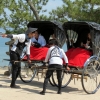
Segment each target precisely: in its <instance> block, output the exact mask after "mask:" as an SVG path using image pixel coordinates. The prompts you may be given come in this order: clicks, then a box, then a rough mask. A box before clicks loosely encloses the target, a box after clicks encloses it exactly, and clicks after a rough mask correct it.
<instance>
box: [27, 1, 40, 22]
mask: <svg viewBox="0 0 100 100" xmlns="http://www.w3.org/2000/svg"><path fill="white" fill-rule="evenodd" d="M26 1H27V3H28V4H29V6H30V9H31V10H32V11H33V14H34V15H35V17H36V20H37V21H39V20H40V17H39V14H38V13H37V11H36V9H35V7H34V5H33V3H32V2H31V0H26Z"/></svg>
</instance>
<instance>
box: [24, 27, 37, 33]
mask: <svg viewBox="0 0 100 100" xmlns="http://www.w3.org/2000/svg"><path fill="white" fill-rule="evenodd" d="M36 30H38V28H31V27H29V28H28V30H27V31H26V32H25V33H26V34H29V33H33V32H35V31H36Z"/></svg>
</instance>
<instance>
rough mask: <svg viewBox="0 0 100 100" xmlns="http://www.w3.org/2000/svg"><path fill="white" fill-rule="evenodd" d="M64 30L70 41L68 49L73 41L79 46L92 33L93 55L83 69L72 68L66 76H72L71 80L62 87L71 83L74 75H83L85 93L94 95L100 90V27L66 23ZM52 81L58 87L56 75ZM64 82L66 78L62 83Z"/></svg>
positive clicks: (81, 23)
mask: <svg viewBox="0 0 100 100" xmlns="http://www.w3.org/2000/svg"><path fill="white" fill-rule="evenodd" d="M63 29H64V30H65V34H66V37H67V39H68V41H67V44H68V47H69V44H70V43H69V42H70V40H71V39H72V40H73V41H74V43H77V45H78V44H79V43H80V40H81V39H82V38H85V37H86V35H87V33H90V34H91V40H92V41H91V42H92V52H93V54H92V55H91V56H90V57H89V58H88V59H86V61H85V63H84V64H83V68H80V66H73V65H71V66H70V67H71V70H70V71H68V72H66V74H67V75H68V74H70V75H71V76H70V77H67V78H69V80H68V81H66V82H65V85H63V86H62V87H65V86H67V85H68V84H69V83H70V81H71V79H72V75H74V74H76V75H81V83H82V87H83V89H84V91H85V92H86V93H88V94H94V93H96V92H97V90H98V89H99V88H100V50H99V49H100V48H99V47H100V42H99V41H100V25H99V24H97V23H94V22H66V23H64V24H63ZM77 78H78V76H77ZM52 79H53V82H54V84H55V85H56V86H57V85H58V84H57V81H56V78H55V75H52ZM64 80H65V78H63V80H62V81H64Z"/></svg>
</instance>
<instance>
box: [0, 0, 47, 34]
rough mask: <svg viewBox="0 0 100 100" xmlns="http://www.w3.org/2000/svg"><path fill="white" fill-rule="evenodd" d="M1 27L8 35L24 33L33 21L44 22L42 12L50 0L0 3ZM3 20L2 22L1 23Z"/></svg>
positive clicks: (9, 0)
mask: <svg viewBox="0 0 100 100" xmlns="http://www.w3.org/2000/svg"><path fill="white" fill-rule="evenodd" d="M0 2H1V3H0V7H1V9H0V14H1V16H0V23H1V24H0V25H2V27H3V28H4V29H5V30H6V32H7V33H13V34H14V33H22V32H24V30H25V29H26V27H27V26H26V25H27V24H28V23H29V21H32V20H43V19H40V18H42V17H41V16H43V15H40V12H41V11H42V12H43V11H44V10H43V9H42V6H43V5H46V4H47V2H48V0H2V1H0ZM1 20H2V21H1Z"/></svg>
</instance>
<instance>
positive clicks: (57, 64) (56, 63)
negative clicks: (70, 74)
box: [40, 39, 70, 95]
mask: <svg viewBox="0 0 100 100" xmlns="http://www.w3.org/2000/svg"><path fill="white" fill-rule="evenodd" d="M49 46H50V48H49V50H48V52H47V55H46V58H45V61H44V63H46V62H48V61H49V66H48V71H47V73H46V78H45V80H44V83H43V90H42V91H41V92H40V94H42V95H45V92H46V87H47V84H48V80H49V78H50V77H51V75H52V74H53V72H54V70H51V69H53V68H56V69H57V70H56V72H57V79H58V92H57V93H58V94H61V86H62V78H61V74H62V69H61V68H63V60H62V58H64V60H65V62H66V69H68V70H69V69H70V68H69V67H68V66H67V65H68V58H67V56H66V55H65V53H64V51H63V49H61V48H59V47H58V41H57V40H56V39H51V40H49Z"/></svg>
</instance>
